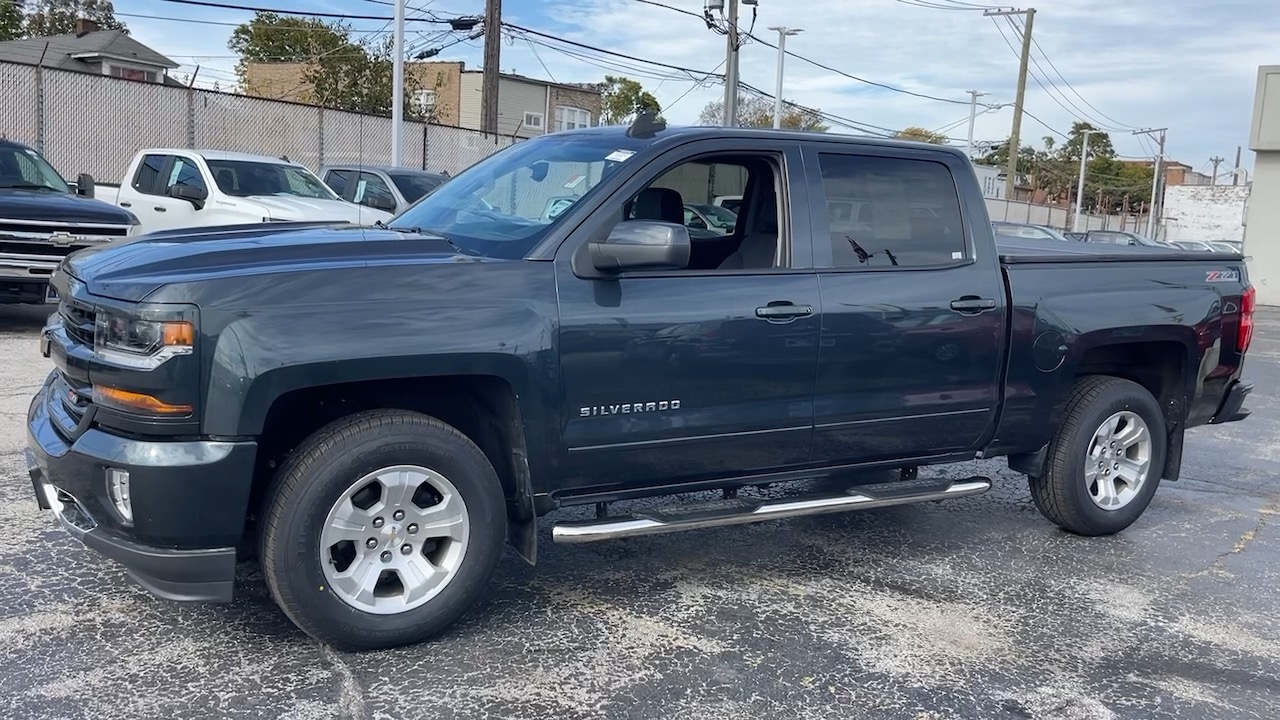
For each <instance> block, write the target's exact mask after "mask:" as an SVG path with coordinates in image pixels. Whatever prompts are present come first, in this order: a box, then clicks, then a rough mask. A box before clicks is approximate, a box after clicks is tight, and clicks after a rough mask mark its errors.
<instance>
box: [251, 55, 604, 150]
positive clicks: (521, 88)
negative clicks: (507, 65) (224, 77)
mask: <svg viewBox="0 0 1280 720" xmlns="http://www.w3.org/2000/svg"><path fill="white" fill-rule="evenodd" d="M483 77H484V73H483V71H481V70H468V69H467V68H466V66H465V65H464V64H463V63H461V62H450V61H428V62H421V61H420V62H408V63H405V86H406V87H407V88H408V89H409V90H408V92H409V100H410V102H411V103H413V104H414V105H416V106H417V107H419V108H422V109H423V110H424V111H426V112H424V114H427V115H430V117H431V118H432V120H433V121H434V122H437V123H439V124H441V125H453V126H455V127H462V128H467V129H469V130H480V129H481V124H480V121H481V111H480V97H481V85H482V80H483ZM242 92H244V93H245V94H246V95H253V96H256V97H265V98H270V99H273V100H288V101H291V102H299V103H305V104H309V105H313V104H318V105H323V104H324V102H323V98H317V97H316V95H315V92H314V88H312V87H311V83H309V82H307V81H306V66H305V65H304V64H302V63H251V64H249V65H248V66H247V67H246V68H245V76H244V82H243V87H242ZM601 102H602V93H601V89H600V87H599V86H598V85H595V84H593V83H579V84H569V83H557V82H549V81H547V80H539V79H536V78H531V77H525V76H523V75H515V74H512V73H501V74H500V75H499V80H498V133H499V134H500V135H508V136H515V137H524V138H529V137H536V136H538V135H542V134H545V133H548V132H554V131H557V130H570V129H573V128H578V127H591V126H594V125H599V124H600V110H601Z"/></svg>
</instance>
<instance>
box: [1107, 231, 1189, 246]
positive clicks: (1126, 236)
mask: <svg viewBox="0 0 1280 720" xmlns="http://www.w3.org/2000/svg"><path fill="white" fill-rule="evenodd" d="M1084 241H1085V242H1091V243H1105V244H1108V245H1141V246H1143V247H1157V248H1176V247H1177V246H1176V245H1173V244H1170V243H1167V242H1161V241H1159V240H1152V239H1151V238H1149V237H1146V236H1145V235H1139V234H1138V233H1131V232H1127V231H1125V230H1090V231H1089V232H1087V233H1085V235H1084Z"/></svg>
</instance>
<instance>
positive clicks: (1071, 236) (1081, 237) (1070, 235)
mask: <svg viewBox="0 0 1280 720" xmlns="http://www.w3.org/2000/svg"><path fill="white" fill-rule="evenodd" d="M1086 234H1087V233H1082V232H1064V233H1062V235H1063V237H1065V238H1066V239H1068V240H1074V241H1076V242H1084V241H1085V236H1086Z"/></svg>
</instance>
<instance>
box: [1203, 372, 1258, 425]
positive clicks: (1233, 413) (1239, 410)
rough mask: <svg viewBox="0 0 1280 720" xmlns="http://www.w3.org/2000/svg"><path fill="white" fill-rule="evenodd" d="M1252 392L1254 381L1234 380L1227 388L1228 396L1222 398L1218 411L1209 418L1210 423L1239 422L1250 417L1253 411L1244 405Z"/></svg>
mask: <svg viewBox="0 0 1280 720" xmlns="http://www.w3.org/2000/svg"><path fill="white" fill-rule="evenodd" d="M1251 392H1253V383H1250V382H1243V381H1241V380H1236V381H1234V382H1232V383H1231V386H1230V387H1229V388H1227V394H1226V396H1225V397H1223V398H1222V404H1221V405H1220V406H1218V411H1217V412H1216V413H1214V414H1213V418H1212V419H1211V420H1209V424H1211V425H1220V424H1222V423H1229V422H1238V421H1240V420H1244V419H1245V418H1247V417H1249V415H1250V414H1251V412H1252V411H1250V410H1249V409H1248V408H1246V407H1244V401H1245V398H1247V397H1248V396H1249V393H1251Z"/></svg>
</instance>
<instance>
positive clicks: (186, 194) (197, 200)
mask: <svg viewBox="0 0 1280 720" xmlns="http://www.w3.org/2000/svg"><path fill="white" fill-rule="evenodd" d="M169 197H171V198H176V199H178V200H186V201H187V202H189V203H191V206H192V207H194V208H195V209H197V210H202V209H204V201H205V200H208V199H209V191H208V190H205V189H204V188H198V187H193V186H191V185H174V186H173V187H171V188H169Z"/></svg>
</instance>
